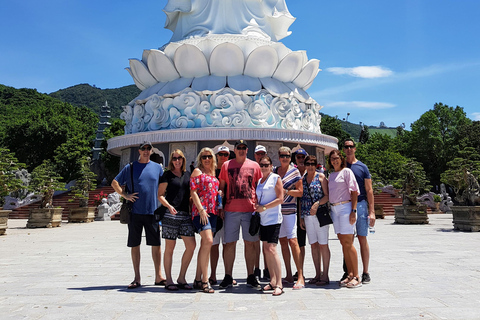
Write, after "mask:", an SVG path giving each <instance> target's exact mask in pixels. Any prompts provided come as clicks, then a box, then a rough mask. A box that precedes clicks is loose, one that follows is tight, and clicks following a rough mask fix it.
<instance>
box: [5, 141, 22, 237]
mask: <svg viewBox="0 0 480 320" xmlns="http://www.w3.org/2000/svg"><path fill="white" fill-rule="evenodd" d="M24 166H25V165H24V164H23V163H18V160H17V158H15V156H14V154H13V153H11V152H10V150H8V149H5V148H0V235H3V234H5V232H6V230H7V224H8V215H9V214H10V212H12V210H3V205H4V204H5V197H6V196H8V195H9V194H10V193H12V192H14V191H17V190H20V189H22V188H23V183H22V180H21V179H18V178H17V177H16V175H15V172H16V171H18V170H20V169H21V168H23V167H24Z"/></svg>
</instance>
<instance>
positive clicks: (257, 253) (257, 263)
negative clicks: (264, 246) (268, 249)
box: [253, 241, 261, 269]
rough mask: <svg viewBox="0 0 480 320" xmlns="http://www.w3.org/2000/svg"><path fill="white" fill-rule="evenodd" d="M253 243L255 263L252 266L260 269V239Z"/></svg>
mask: <svg viewBox="0 0 480 320" xmlns="http://www.w3.org/2000/svg"><path fill="white" fill-rule="evenodd" d="M254 245H255V264H254V266H253V267H254V269H260V252H261V248H260V241H255V242H254Z"/></svg>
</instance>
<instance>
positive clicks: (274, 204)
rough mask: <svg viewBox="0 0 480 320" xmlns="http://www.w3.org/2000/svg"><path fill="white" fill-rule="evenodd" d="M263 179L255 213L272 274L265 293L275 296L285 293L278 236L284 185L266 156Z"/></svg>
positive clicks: (262, 166) (262, 164) (261, 167)
mask: <svg viewBox="0 0 480 320" xmlns="http://www.w3.org/2000/svg"><path fill="white" fill-rule="evenodd" d="M259 165H260V170H261V171H262V178H261V179H260V180H259V181H258V184H257V189H256V194H257V204H256V207H255V211H257V212H259V213H260V241H262V243H263V252H264V253H265V260H266V262H267V265H268V270H269V272H270V282H269V283H268V284H267V285H266V286H265V287H263V291H270V290H273V292H272V295H273V296H279V295H281V294H282V293H283V287H282V273H281V272H282V265H281V262H280V257H279V256H278V253H277V243H278V236H279V234H280V226H281V224H282V220H283V217H282V210H281V204H282V202H283V184H282V179H281V178H280V176H279V175H278V174H275V173H273V172H272V168H273V166H272V159H270V157H269V156H264V157H263V158H262V159H261V160H260V163H259Z"/></svg>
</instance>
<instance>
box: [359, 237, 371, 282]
mask: <svg viewBox="0 0 480 320" xmlns="http://www.w3.org/2000/svg"><path fill="white" fill-rule="evenodd" d="M357 238H358V242H359V243H360V255H361V256H362V263H363V273H368V264H369V261H370V247H369V246H368V241H367V237H365V236H357Z"/></svg>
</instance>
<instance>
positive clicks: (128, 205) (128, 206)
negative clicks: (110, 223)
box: [120, 162, 134, 224]
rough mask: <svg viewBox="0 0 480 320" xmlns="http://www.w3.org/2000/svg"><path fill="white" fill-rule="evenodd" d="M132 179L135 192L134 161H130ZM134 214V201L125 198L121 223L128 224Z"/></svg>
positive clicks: (121, 209)
mask: <svg viewBox="0 0 480 320" xmlns="http://www.w3.org/2000/svg"><path fill="white" fill-rule="evenodd" d="M130 181H131V182H132V193H133V192H134V191H133V190H134V187H133V163H131V162H130ZM125 192H127V193H128V187H125ZM131 214H132V202H130V201H128V200H127V199H123V204H122V207H121V208H120V223H121V224H128V223H129V222H130V215H131Z"/></svg>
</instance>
